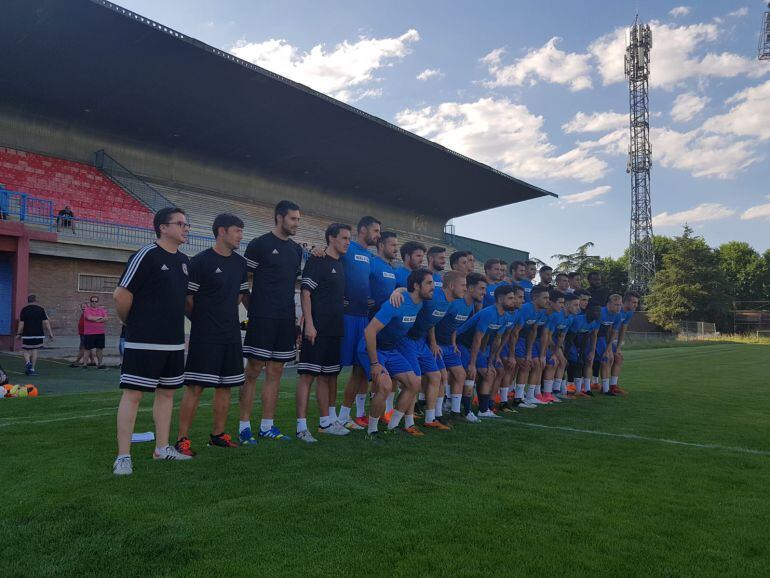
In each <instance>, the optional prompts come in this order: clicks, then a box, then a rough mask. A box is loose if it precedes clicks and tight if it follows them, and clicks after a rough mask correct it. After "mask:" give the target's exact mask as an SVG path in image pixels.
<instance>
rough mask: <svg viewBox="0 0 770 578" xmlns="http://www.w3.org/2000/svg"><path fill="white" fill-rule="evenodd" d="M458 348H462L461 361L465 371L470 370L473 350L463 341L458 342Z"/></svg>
mask: <svg viewBox="0 0 770 578" xmlns="http://www.w3.org/2000/svg"><path fill="white" fill-rule="evenodd" d="M457 349H459V350H460V363H461V364H462V366H463V368H465V371H468V366H469V365H470V364H471V352H470V351H469V350H468V348H467V347H465V346H464V345H462V344H461V343H458V344H457Z"/></svg>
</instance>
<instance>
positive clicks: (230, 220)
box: [211, 213, 243, 239]
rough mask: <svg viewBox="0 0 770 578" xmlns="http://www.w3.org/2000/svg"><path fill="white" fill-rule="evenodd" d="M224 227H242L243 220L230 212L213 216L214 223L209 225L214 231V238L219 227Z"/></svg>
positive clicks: (217, 233)
mask: <svg viewBox="0 0 770 578" xmlns="http://www.w3.org/2000/svg"><path fill="white" fill-rule="evenodd" d="M220 227H224V228H225V230H227V229H229V228H230V227H238V228H240V229H243V221H241V220H240V219H239V218H238V217H236V216H235V215H233V214H231V213H222V214H221V215H217V216H216V217H215V218H214V224H213V225H212V226H211V230H212V231H214V238H215V239H216V238H217V236H218V235H219V228H220Z"/></svg>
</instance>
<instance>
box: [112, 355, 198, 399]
mask: <svg viewBox="0 0 770 578" xmlns="http://www.w3.org/2000/svg"><path fill="white" fill-rule="evenodd" d="M183 384H184V348H182V349H173V350H171V351H168V350H163V349H159V350H156V349H133V348H130V347H127V348H126V350H125V352H124V353H123V365H122V366H121V368H120V388H121V389H135V390H138V391H155V390H156V389H179V388H180V387H182V385H183Z"/></svg>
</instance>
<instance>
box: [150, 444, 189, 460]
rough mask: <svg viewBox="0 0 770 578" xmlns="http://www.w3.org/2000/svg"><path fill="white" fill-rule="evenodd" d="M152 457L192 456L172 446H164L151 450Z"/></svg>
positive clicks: (181, 458) (185, 457)
mask: <svg viewBox="0 0 770 578" xmlns="http://www.w3.org/2000/svg"><path fill="white" fill-rule="evenodd" d="M152 459H154V460H180V461H181V460H191V459H192V456H186V455H185V454H181V453H179V452H178V451H176V448H175V447H174V446H166V447H165V448H161V449H160V450H158V449H156V450H155V451H154V452H152Z"/></svg>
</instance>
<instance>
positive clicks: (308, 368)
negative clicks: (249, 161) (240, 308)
mask: <svg viewBox="0 0 770 578" xmlns="http://www.w3.org/2000/svg"><path fill="white" fill-rule="evenodd" d="M350 236H351V228H350V226H349V225H344V224H342V223H332V224H331V225H329V227H328V228H327V229H326V245H327V247H326V251H325V254H324V256H323V257H314V256H311V257H310V259H309V260H308V262H307V264H306V265H305V270H304V271H303V273H302V285H301V287H302V292H301V297H300V298H301V302H302V318H303V319H304V328H303V337H302V348H301V350H300V354H299V364H297V373H298V374H299V375H300V377H299V383H298V384H297V438H298V439H300V440H302V441H304V442H307V443H313V442H315V441H317V440H316V439H315V438H314V437H313V436H312V435H311V433H310V432H309V431H308V429H307V405H308V400H309V399H310V387H311V386H312V385H313V380H314V379H315V378H316V377H317V378H318V387H317V389H316V398H317V400H318V410H319V414H320V424H319V428H318V433H325V434H331V435H340V436H342V435H348V434H349V433H350V430H348V429H347V428H346V427H345V426H344V425H342V424H341V423H339V422H337V421H332V418H331V417H329V406H330V403H331V395H332V393H333V391H334V390H335V389H336V387H335V382H336V378H337V375H339V373H340V370H341V369H342V366H341V364H340V354H341V351H340V342H341V341H342V335H343V333H344V319H343V318H344V315H345V270H344V268H343V266H342V261H341V258H342V256H343V255H344V254H345V253H347V251H348V247H350Z"/></svg>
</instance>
